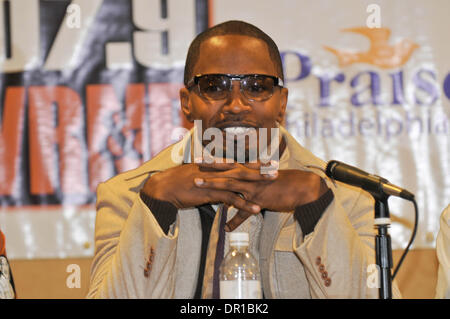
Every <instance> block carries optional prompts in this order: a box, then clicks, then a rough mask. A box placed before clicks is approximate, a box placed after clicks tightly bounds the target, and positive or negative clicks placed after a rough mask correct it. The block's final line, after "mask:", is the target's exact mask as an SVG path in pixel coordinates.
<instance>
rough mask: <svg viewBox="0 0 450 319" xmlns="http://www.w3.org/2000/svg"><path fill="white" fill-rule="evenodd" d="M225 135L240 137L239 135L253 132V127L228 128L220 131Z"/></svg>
mask: <svg viewBox="0 0 450 319" xmlns="http://www.w3.org/2000/svg"><path fill="white" fill-rule="evenodd" d="M222 130H223V131H225V132H226V133H230V134H234V135H241V134H249V133H251V132H252V131H254V130H255V128H254V127H247V126H230V127H225V128H224V129H222Z"/></svg>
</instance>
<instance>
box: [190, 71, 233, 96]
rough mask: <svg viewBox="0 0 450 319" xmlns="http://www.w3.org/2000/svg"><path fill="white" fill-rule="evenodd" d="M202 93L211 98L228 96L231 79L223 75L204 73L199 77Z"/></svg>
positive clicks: (199, 86)
mask: <svg viewBox="0 0 450 319" xmlns="http://www.w3.org/2000/svg"><path fill="white" fill-rule="evenodd" d="M198 88H199V90H200V93H201V94H202V95H203V96H204V97H206V98H208V99H211V100H221V99H224V98H226V97H227V95H228V91H229V88H230V79H229V78H227V77H226V76H223V75H204V76H201V77H200V78H199V79H198Z"/></svg>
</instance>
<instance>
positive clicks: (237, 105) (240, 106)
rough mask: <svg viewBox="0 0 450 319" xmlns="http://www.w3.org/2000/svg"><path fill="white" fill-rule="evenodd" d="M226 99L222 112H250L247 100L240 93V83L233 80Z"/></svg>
mask: <svg viewBox="0 0 450 319" xmlns="http://www.w3.org/2000/svg"><path fill="white" fill-rule="evenodd" d="M233 82H234V83H232V86H231V91H230V95H229V97H228V101H227V102H226V104H225V106H224V112H230V113H234V114H239V113H242V112H250V111H251V109H252V108H251V106H250V105H249V103H248V100H247V99H246V98H245V97H244V96H243V95H242V92H241V87H240V83H239V82H238V81H233Z"/></svg>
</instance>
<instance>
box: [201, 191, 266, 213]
mask: <svg viewBox="0 0 450 319" xmlns="http://www.w3.org/2000/svg"><path fill="white" fill-rule="evenodd" d="M208 197H209V202H211V203H225V204H227V205H228V206H234V207H236V208H237V209H239V210H242V211H246V212H248V213H249V214H257V213H259V212H260V211H261V207H259V206H258V205H256V204H254V203H252V202H250V201H247V200H245V199H243V198H242V197H240V196H239V195H238V194H236V193H233V192H227V191H216V190H213V191H210V192H208Z"/></svg>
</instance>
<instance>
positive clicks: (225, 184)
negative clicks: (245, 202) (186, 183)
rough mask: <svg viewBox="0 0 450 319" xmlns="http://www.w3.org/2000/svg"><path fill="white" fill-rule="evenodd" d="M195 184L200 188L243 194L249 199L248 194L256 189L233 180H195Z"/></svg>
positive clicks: (197, 178)
mask: <svg viewBox="0 0 450 319" xmlns="http://www.w3.org/2000/svg"><path fill="white" fill-rule="evenodd" d="M194 184H195V185H196V186H197V187H200V188H210V189H216V190H224V191H229V192H234V193H241V194H243V195H244V197H246V199H249V196H248V194H249V193H251V190H252V189H253V188H254V185H253V184H252V183H249V182H242V181H240V180H236V179H233V178H228V177H227V178H199V177H196V178H194Z"/></svg>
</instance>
